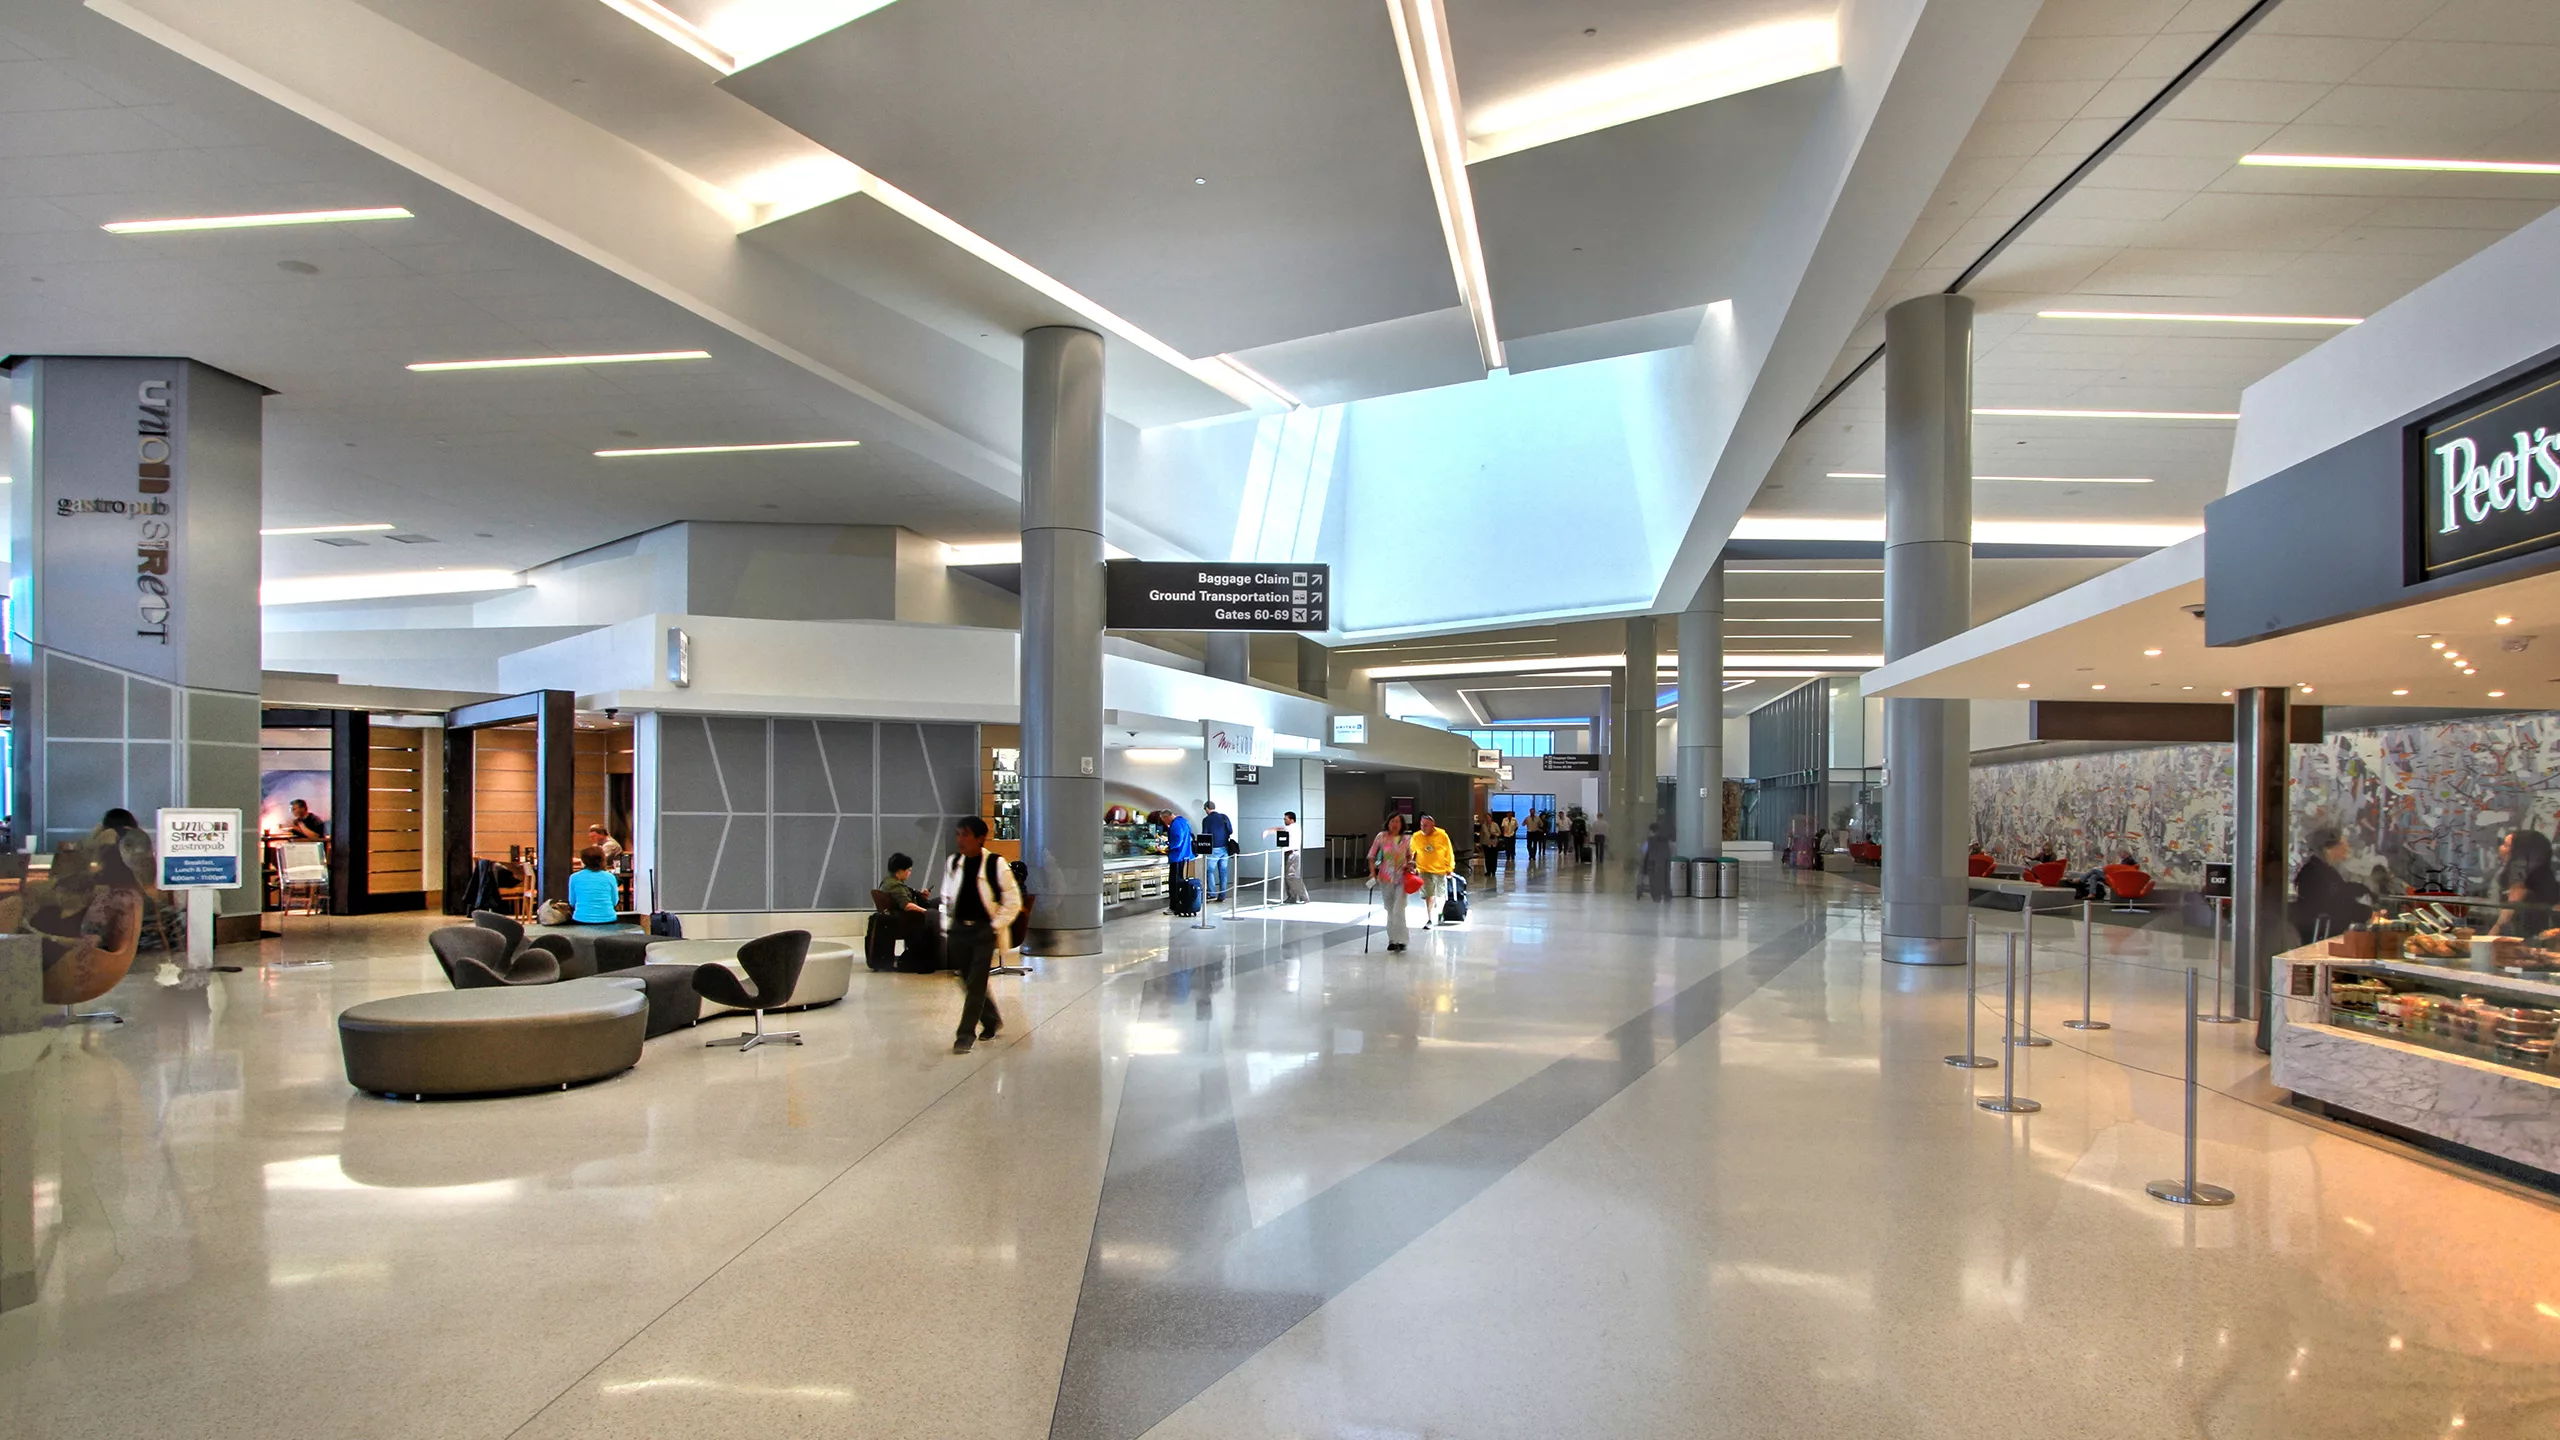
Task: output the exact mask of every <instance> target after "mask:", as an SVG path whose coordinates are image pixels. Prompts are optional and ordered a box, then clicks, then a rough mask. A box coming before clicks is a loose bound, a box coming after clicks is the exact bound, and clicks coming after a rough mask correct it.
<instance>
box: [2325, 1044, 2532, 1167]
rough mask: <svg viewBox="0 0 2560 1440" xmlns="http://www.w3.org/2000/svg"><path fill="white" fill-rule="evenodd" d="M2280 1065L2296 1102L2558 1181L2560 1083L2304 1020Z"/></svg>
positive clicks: (2466, 1058)
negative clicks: (2314, 1103)
mask: <svg viewBox="0 0 2560 1440" xmlns="http://www.w3.org/2000/svg"><path fill="white" fill-rule="evenodd" d="M2274 1059H2275V1064H2274V1077H2275V1083H2276V1084H2277V1085H2279V1086H2281V1087H2283V1088H2284V1089H2287V1090H2290V1091H2292V1092H2293V1093H2294V1094H2296V1095H2304V1096H2308V1097H2310V1098H2311V1099H2314V1100H2318V1101H2320V1102H2321V1103H2323V1104H2326V1105H2335V1106H2337V1107H2338V1108H2340V1109H2342V1110H2352V1111H2354V1112H2355V1113H2357V1114H2359V1115H2367V1116H2371V1117H2372V1118H2373V1119H2376V1120H2380V1121H2383V1122H2385V1123H2387V1124H2392V1125H2397V1126H2400V1127H2401V1128H2403V1129H2407V1130H2415V1131H2417V1132H2418V1133H2420V1134H2422V1135H2432V1136H2434V1137H2436V1138H2437V1139H2439V1140H2449V1141H2451V1142H2453V1143H2454V1144H2456V1145H2463V1146H2468V1147H2469V1148H2471V1149H2473V1150H2478V1151H2482V1152H2484V1153H2486V1154H2490V1155H2496V1156H2499V1157H2500V1158H2502V1159H2507V1160H2513V1161H2515V1162H2517V1163H2518V1164H2522V1165H2530V1166H2533V1167H2534V1168H2535V1169H2537V1170H2546V1171H2551V1172H2553V1173H2560V1077H2555V1076H2550V1075H2541V1074H2536V1073H2534V1072H2533V1071H2530V1070H2517V1069H2511V1068H2509V1067H2507V1066H2504V1065H2499V1064H2495V1063H2493V1062H2491V1061H2487V1060H2475V1059H2472V1058H2470V1057H2468V1056H2464V1055H2453V1054H2448V1053H2446V1052H2444V1051H2441V1050H2430V1049H2427V1048H2425V1047H2423V1046H2419V1045H2412V1044H2409V1043H2408V1042H2407V1041H2403V1040H2394V1039H2391V1038H2390V1037H2388V1036H2384V1035H2368V1034H2365V1033H2362V1032H2360V1031H2355V1030H2346V1029H2341V1028H2339V1027H2338V1026H2335V1025H2322V1024H2317V1023H2304V1022H2302V1021H2298V1020H2288V1021H2287V1022H2286V1024H2285V1025H2284V1027H2283V1028H2282V1029H2281V1030H2279V1031H2277V1032H2276V1046H2275V1057H2274Z"/></svg>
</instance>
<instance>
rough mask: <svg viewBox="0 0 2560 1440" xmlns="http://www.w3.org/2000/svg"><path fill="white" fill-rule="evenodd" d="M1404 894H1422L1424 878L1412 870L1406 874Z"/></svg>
mask: <svg viewBox="0 0 2560 1440" xmlns="http://www.w3.org/2000/svg"><path fill="white" fill-rule="evenodd" d="M1404 893H1406V894H1407V895H1418V894H1420V893H1422V877H1421V876H1419V875H1417V874H1415V873H1414V872H1412V871H1410V870H1407V871H1406V872H1404Z"/></svg>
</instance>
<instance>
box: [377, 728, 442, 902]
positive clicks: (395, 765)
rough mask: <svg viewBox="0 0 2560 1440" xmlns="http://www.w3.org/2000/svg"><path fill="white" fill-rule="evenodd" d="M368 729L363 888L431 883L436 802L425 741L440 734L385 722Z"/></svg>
mask: <svg viewBox="0 0 2560 1440" xmlns="http://www.w3.org/2000/svg"><path fill="white" fill-rule="evenodd" d="M370 730H371V739H372V749H371V753H370V756H369V762H370V763H369V764H368V766H367V773H368V776H369V779H370V784H369V786H368V789H369V800H370V803H369V804H368V805H367V807H366V815H365V818H366V822H367V824H366V839H367V847H366V856H367V864H366V869H365V891H366V893H368V894H373V895H399V894H407V893H410V892H413V891H420V890H424V889H427V888H429V887H428V883H427V868H428V866H427V855H426V848H425V847H426V830H427V810H428V807H429V806H431V805H434V804H436V803H437V797H435V796H433V795H431V794H429V793H428V790H427V775H426V755H427V742H428V741H429V740H430V739H431V738H433V739H436V740H441V739H442V737H441V736H440V735H437V734H436V733H435V732H431V731H426V730H417V729H404V728H395V727H393V726H389V725H381V724H376V725H374V726H372V727H370ZM441 863H442V862H441V860H440V859H439V861H438V865H439V866H441Z"/></svg>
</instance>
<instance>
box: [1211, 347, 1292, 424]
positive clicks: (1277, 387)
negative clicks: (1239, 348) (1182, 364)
mask: <svg viewBox="0 0 2560 1440" xmlns="http://www.w3.org/2000/svg"><path fill="white" fill-rule="evenodd" d="M1217 360H1218V363H1219V364H1221V365H1224V366H1226V367H1228V368H1229V369H1231V370H1234V371H1235V372H1236V373H1237V374H1239V375H1242V376H1243V377H1244V378H1246V379H1247V380H1250V381H1252V382H1253V383H1254V384H1256V385H1259V386H1261V387H1262V388H1263V389H1265V390H1268V391H1270V392H1271V393H1272V394H1274V395H1277V396H1279V397H1280V398H1281V399H1283V400H1286V401H1288V402H1289V408H1290V409H1292V410H1304V409H1306V408H1307V402H1306V401H1304V400H1301V399H1299V398H1298V397H1297V396H1295V395H1293V394H1291V393H1290V392H1289V391H1288V389H1287V388H1286V387H1284V386H1283V385H1281V383H1280V382H1279V381H1277V380H1274V379H1272V378H1271V377H1270V376H1268V375H1265V374H1263V373H1262V372H1261V371H1259V370H1256V369H1254V368H1253V367H1252V366H1250V365H1247V364H1246V363H1244V362H1243V361H1241V360H1239V359H1237V358H1236V357H1234V356H1233V355H1228V354H1224V353H1221V354H1220V355H1219V356H1218V357H1217Z"/></svg>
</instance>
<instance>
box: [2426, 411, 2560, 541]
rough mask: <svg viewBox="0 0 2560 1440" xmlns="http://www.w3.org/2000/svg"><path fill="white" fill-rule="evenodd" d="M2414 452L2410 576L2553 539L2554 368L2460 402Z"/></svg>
mask: <svg viewBox="0 0 2560 1440" xmlns="http://www.w3.org/2000/svg"><path fill="white" fill-rule="evenodd" d="M2411 450H2412V452H2413V453H2412V454H2411V456H2410V461H2409V481H2410V485H2411V487H2412V489H2413V490H2414V491H2415V492H2416V493H2415V494H2414V495H2413V496H2412V499H2413V500H2414V502H2415V503H2414V504H2413V505H2412V507H2411V508H2412V510H2413V511H2414V512H2415V513H2416V516H2417V519H2418V545H2417V556H2416V561H2417V567H2418V575H2417V577H2416V578H2418V579H2422V580H2423V579H2430V578H2432V577H2434V576H2438V575H2449V574H2453V573H2454V572H2456V571H2460V570H2466V569H2469V568H2471V567H2473V566H2475V565H2485V564H2488V563H2489V562H2491V561H2493V560H2503V559H2506V558H2507V557H2509V556H2511V555H2521V554H2525V553H2528V552H2530V551H2533V550H2538V549H2542V548H2543V547H2545V546H2551V545H2560V375H2555V374H2552V373H2549V372H2545V373H2541V374H2537V375H2531V376H2527V377H2525V378H2524V379H2522V380H2519V381H2516V382H2514V383H2512V384H2509V385H2505V386H2502V387H2500V388H2498V389H2496V390H2493V391H2490V392H2489V393H2487V394H2485V395H2481V396H2478V397H2475V398H2474V399H2472V400H2469V401H2466V402H2465V403H2464V404H2462V405H2461V406H2459V407H2457V408H2456V409H2455V410H2454V411H2453V412H2452V413H2451V415H2450V417H2449V418H2446V419H2442V420H2437V421H2433V422H2429V423H2427V424H2426V425H2424V426H2423V427H2421V428H2420V429H2419V432H2418V435H2417V437H2416V443H2415V444H2414V445H2412V446H2411Z"/></svg>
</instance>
